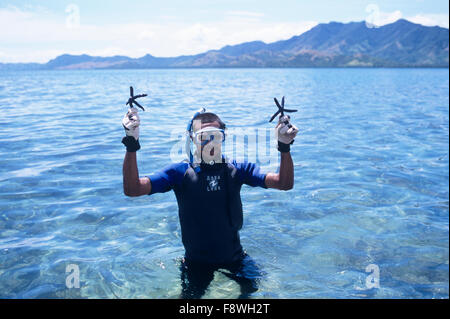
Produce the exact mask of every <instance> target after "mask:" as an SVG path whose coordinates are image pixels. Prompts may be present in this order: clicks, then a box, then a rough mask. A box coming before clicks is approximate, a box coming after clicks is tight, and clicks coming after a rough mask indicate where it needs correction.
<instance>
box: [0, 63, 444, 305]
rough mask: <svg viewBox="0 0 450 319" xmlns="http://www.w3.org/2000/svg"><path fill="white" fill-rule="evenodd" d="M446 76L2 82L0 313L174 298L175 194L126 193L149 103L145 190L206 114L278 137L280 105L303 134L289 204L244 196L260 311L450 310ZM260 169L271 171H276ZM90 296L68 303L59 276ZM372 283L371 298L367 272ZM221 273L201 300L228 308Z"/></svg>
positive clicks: (261, 74) (60, 75)
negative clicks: (289, 306) (363, 304)
mask: <svg viewBox="0 0 450 319" xmlns="http://www.w3.org/2000/svg"><path fill="white" fill-rule="evenodd" d="M448 78H449V71H448V69H226V70H225V69H211V70H210V69H205V70H137V71H134V70H120V71H41V72H18V73H12V72H11V73H10V72H3V73H0V110H1V112H2V114H3V116H2V117H1V119H0V124H1V127H2V128H1V130H0V189H1V190H0V297H2V298H39V297H40V298H42V297H50V298H80V297H81V298H85V297H88V298H94V297H99V298H115V297H120V298H176V297H177V296H178V294H179V292H180V290H181V288H180V277H179V269H178V266H179V262H180V258H181V257H182V256H183V252H184V250H183V246H182V244H181V238H180V227H179V223H178V215H177V204H176V201H175V196H174V194H173V193H165V194H157V195H154V196H151V197H148V196H144V197H139V198H127V197H125V196H124V195H123V193H122V161H123V156H124V153H125V151H124V147H123V145H122V144H121V143H120V140H121V137H122V136H123V129H122V126H121V118H122V116H123V114H124V112H126V107H125V105H124V104H125V102H126V100H127V96H128V87H129V85H133V86H134V87H135V90H136V92H137V93H143V92H145V93H149V94H150V96H149V97H148V98H146V99H143V100H142V103H143V105H144V106H146V107H147V111H146V112H144V113H142V114H141V121H142V128H141V145H142V150H141V151H139V153H138V162H139V170H140V173H141V175H144V174H148V173H151V172H153V171H155V170H158V169H159V168H160V167H162V166H163V165H166V164H168V163H170V160H171V159H170V156H169V154H170V152H171V149H172V148H173V147H174V145H176V144H177V142H178V141H177V139H176V138H174V137H173V136H172V135H171V132H172V131H173V130H180V129H181V130H182V129H183V128H185V125H186V121H187V120H188V118H189V117H190V116H191V115H192V112H193V111H194V110H197V109H198V108H199V107H201V106H206V107H207V109H209V110H211V111H214V112H216V113H218V114H219V115H220V116H221V117H222V119H223V120H224V121H225V122H226V123H227V125H228V126H229V127H230V128H233V127H234V128H238V129H242V128H243V127H245V126H249V127H250V128H253V129H268V128H271V127H272V126H273V125H272V124H269V123H267V121H268V119H269V117H270V116H271V114H272V113H273V111H274V108H275V106H274V104H273V101H272V98H273V97H281V96H282V95H286V97H287V102H286V104H287V107H291V108H298V109H299V112H297V113H295V114H293V115H292V117H293V122H294V123H295V124H297V125H298V126H299V127H300V130H301V133H300V135H299V136H298V137H297V139H296V142H295V144H294V146H293V152H292V155H293V159H294V162H295V188H294V189H293V190H291V191H289V192H280V191H276V190H264V189H260V188H250V187H247V186H245V187H243V191H242V198H243V202H244V209H245V212H244V227H243V229H242V231H241V241H242V244H243V247H244V248H245V250H246V251H247V252H248V253H249V255H251V256H252V257H253V258H254V259H255V260H256V261H257V263H258V264H259V265H260V267H261V268H262V269H263V270H264V272H265V273H266V275H265V277H264V279H263V280H262V282H261V286H260V290H259V291H258V292H256V293H255V294H254V295H253V296H254V297H255V298H324V297H329V298H366V297H369V298H448V296H449V291H448V290H449V288H448V287H449V286H448V284H449V264H448V261H449V237H448V236H449V215H448V212H449V209H448V207H449V204H448V203H449V192H448V189H449V187H448V186H449V180H448V177H449V164H448V163H449V162H448V158H449V156H448V146H449V126H448V123H449V117H448V111H449V107H448V105H449V81H448ZM265 169H267V170H275V169H276V165H275V166H274V165H273V163H272V164H271V165H266V166H265ZM69 264H75V265H77V266H78V267H79V270H80V288H79V289H76V288H73V289H68V288H67V287H66V276H67V274H66V267H67V266H68V265H69ZM369 264H375V265H377V266H378V267H379V270H380V274H379V279H380V281H379V284H380V287H379V288H368V287H367V286H366V278H367V276H368V275H369V273H368V272H366V271H365V269H366V267H367V266H368V265H369ZM238 295H239V289H238V286H237V284H236V283H234V282H233V281H230V280H229V279H227V277H225V276H224V275H222V274H220V273H217V274H216V276H215V279H214V281H213V282H212V284H211V286H210V289H209V290H208V292H207V294H206V295H205V297H206V298H235V297H237V296H238Z"/></svg>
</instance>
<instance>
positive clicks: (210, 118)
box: [194, 112, 226, 130]
mask: <svg viewBox="0 0 450 319" xmlns="http://www.w3.org/2000/svg"><path fill="white" fill-rule="evenodd" d="M194 120H200V122H201V123H202V124H203V123H212V122H218V123H219V126H220V128H221V129H222V130H224V129H225V127H226V125H225V123H224V122H222V120H221V119H220V117H218V116H217V115H216V114H214V113H211V112H205V113H200V114H198V115H197V116H196V117H194Z"/></svg>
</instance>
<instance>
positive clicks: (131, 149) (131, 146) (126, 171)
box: [122, 107, 152, 197]
mask: <svg viewBox="0 0 450 319" xmlns="http://www.w3.org/2000/svg"><path fill="white" fill-rule="evenodd" d="M139 124H140V120H139V115H138V110H137V109H136V108H135V107H132V108H130V109H129V110H128V113H127V114H125V116H124V118H123V120H122V125H123V127H124V129H125V133H126V135H127V136H125V137H124V138H123V139H122V143H123V144H124V145H125V146H126V147H127V152H126V154H125V159H124V160H123V170H122V173H123V192H124V194H125V195H126V196H133V197H134V196H141V195H148V194H149V193H150V191H151V189H152V186H151V182H150V179H149V178H148V177H144V178H139V171H138V167H137V160H136V151H138V150H139V149H140V148H141V146H140V145H139Z"/></svg>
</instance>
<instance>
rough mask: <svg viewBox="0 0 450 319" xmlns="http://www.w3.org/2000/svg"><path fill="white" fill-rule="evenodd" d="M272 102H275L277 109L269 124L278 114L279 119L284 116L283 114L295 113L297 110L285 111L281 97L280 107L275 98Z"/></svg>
mask: <svg viewBox="0 0 450 319" xmlns="http://www.w3.org/2000/svg"><path fill="white" fill-rule="evenodd" d="M273 100H274V101H275V104H276V105H277V107H278V111H276V112H275V114H274V115H272V117H271V118H270V120H269V122H272V121H273V119H274V118H275V117H276V116H277V115H278V114H280V118H281V117H282V116H284V112H287V113H292V112H297V110H288V109H285V108H284V96H283V98H282V99H281V105H280V103H279V102H278V100H277V98H276V97H275V98H274V99H273Z"/></svg>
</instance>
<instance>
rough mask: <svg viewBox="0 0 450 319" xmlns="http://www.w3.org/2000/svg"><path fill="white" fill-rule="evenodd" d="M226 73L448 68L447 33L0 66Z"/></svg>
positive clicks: (371, 33) (360, 29) (323, 30)
mask: <svg viewBox="0 0 450 319" xmlns="http://www.w3.org/2000/svg"><path fill="white" fill-rule="evenodd" d="M229 67H255V68H258V67H446V68H448V67H449V30H448V29H446V28H442V27H438V26H435V27H428V26H423V25H420V24H415V23H412V22H410V21H407V20H404V19H400V20H397V21H396V22H394V23H391V24H387V25H384V26H381V27H370V26H369V27H368V26H367V25H366V22H364V21H363V22H350V23H339V22H331V23H326V24H318V25H317V26H315V27H314V28H312V29H310V30H309V31H307V32H305V33H303V34H301V35H298V36H294V37H292V38H290V39H288V40H282V41H277V42H273V43H264V42H262V41H253V42H246V43H242V44H238V45H227V46H225V47H223V48H221V49H220V50H210V51H207V52H204V53H200V54H196V55H183V56H178V57H155V56H152V55H150V54H147V55H145V56H143V57H140V58H130V57H127V56H112V57H96V56H90V55H86V54H83V55H70V54H63V55H60V56H58V57H56V58H55V59H52V60H50V61H49V62H47V63H44V64H39V63H0V70H39V69H45V70H52V69H57V70H68V69H145V68H229Z"/></svg>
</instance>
